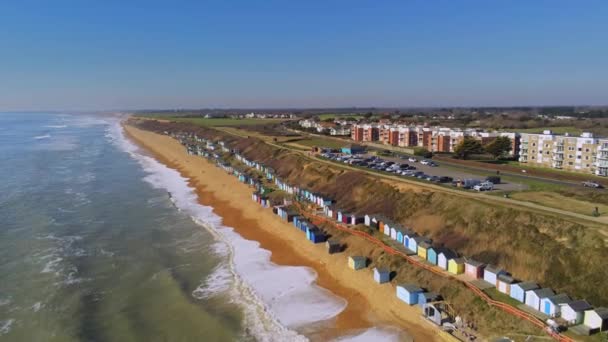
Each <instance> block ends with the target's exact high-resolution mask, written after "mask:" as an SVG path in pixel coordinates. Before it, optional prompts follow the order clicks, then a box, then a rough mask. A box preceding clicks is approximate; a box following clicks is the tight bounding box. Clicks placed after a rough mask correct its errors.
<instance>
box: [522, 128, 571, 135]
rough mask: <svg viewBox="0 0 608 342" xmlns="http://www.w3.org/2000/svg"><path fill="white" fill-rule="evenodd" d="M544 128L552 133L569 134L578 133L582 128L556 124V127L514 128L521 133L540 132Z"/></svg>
mask: <svg viewBox="0 0 608 342" xmlns="http://www.w3.org/2000/svg"><path fill="white" fill-rule="evenodd" d="M544 130H551V131H552V132H553V134H564V133H569V134H570V135H580V134H581V133H583V130H582V129H580V128H576V127H572V126H557V127H540V128H518V129H515V131H517V132H521V133H542V132H543V131H544Z"/></svg>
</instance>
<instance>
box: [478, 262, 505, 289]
mask: <svg viewBox="0 0 608 342" xmlns="http://www.w3.org/2000/svg"><path fill="white" fill-rule="evenodd" d="M506 273H507V272H505V270H503V269H502V268H498V267H496V266H494V265H487V266H486V268H485V269H484V270H483V280H485V281H486V282H488V283H490V284H492V285H493V286H496V281H497V280H498V275H499V274H506Z"/></svg>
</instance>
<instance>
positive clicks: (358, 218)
mask: <svg viewBox="0 0 608 342" xmlns="http://www.w3.org/2000/svg"><path fill="white" fill-rule="evenodd" d="M363 220H364V218H363V217H361V216H359V215H355V214H351V215H350V217H349V222H348V223H349V224H352V225H357V224H361V223H363Z"/></svg>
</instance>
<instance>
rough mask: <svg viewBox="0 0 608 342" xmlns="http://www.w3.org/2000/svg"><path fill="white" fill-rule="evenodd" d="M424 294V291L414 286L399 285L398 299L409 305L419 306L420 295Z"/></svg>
mask: <svg viewBox="0 0 608 342" xmlns="http://www.w3.org/2000/svg"><path fill="white" fill-rule="evenodd" d="M423 292H424V290H423V289H421V288H420V287H418V286H416V285H413V284H402V285H397V298H399V299H400V300H402V301H404V302H405V303H406V304H409V305H414V304H418V295H419V294H421V293H423Z"/></svg>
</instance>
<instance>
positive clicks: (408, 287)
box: [398, 284, 423, 293]
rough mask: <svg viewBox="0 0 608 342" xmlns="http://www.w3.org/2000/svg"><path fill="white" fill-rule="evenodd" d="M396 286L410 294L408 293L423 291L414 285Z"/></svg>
mask: <svg viewBox="0 0 608 342" xmlns="http://www.w3.org/2000/svg"><path fill="white" fill-rule="evenodd" d="M398 286H399V287H401V288H403V289H404V290H406V291H407V292H410V293H412V292H422V291H423V290H422V289H421V288H420V287H418V286H416V285H414V284H401V285H398Z"/></svg>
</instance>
